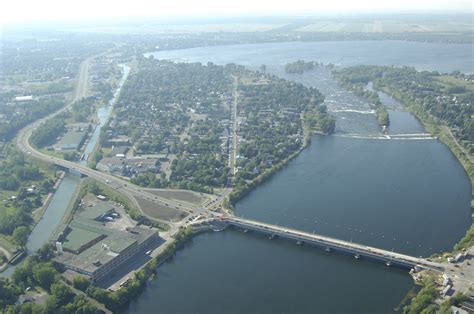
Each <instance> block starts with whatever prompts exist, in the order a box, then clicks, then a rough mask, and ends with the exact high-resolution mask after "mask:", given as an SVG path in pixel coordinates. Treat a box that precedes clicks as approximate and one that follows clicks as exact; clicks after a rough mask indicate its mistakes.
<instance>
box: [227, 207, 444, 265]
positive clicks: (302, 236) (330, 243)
mask: <svg viewBox="0 0 474 314" xmlns="http://www.w3.org/2000/svg"><path fill="white" fill-rule="evenodd" d="M222 220H223V221H226V222H227V223H229V224H231V225H234V226H237V227H241V228H248V229H249V230H256V231H260V232H263V233H267V234H271V235H278V236H281V237H284V238H288V239H292V240H295V241H302V242H303V243H304V242H306V243H308V244H310V243H314V244H318V245H321V246H326V247H328V248H334V249H336V250H340V251H344V252H348V253H353V254H360V255H361V256H366V257H369V258H373V259H378V260H384V261H390V262H392V263H393V264H402V265H405V266H409V267H413V266H415V265H420V266H422V267H423V268H426V269H431V270H435V271H444V269H445V265H443V264H440V263H435V262H431V261H428V260H427V259H424V258H419V257H413V256H410V255H405V254H400V253H395V252H392V251H386V250H383V249H378V248H374V247H370V246H367V245H361V244H357V243H353V242H348V241H344V240H339V239H335V238H331V237H327V236H322V235H319V234H315V233H308V232H304V231H300V230H295V229H291V228H287V227H281V226H276V225H271V224H267V223H263V222H259V221H254V220H250V219H244V218H240V217H236V216H233V215H225V216H222Z"/></svg>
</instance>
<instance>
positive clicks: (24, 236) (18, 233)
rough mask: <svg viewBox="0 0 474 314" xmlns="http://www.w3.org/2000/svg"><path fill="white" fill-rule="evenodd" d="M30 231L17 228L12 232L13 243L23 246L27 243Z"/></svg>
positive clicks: (24, 227)
mask: <svg viewBox="0 0 474 314" xmlns="http://www.w3.org/2000/svg"><path fill="white" fill-rule="evenodd" d="M29 234H30V229H29V228H28V227H26V226H19V227H16V228H15V230H13V241H15V243H16V244H18V245H20V246H25V245H26V242H27V241H28V235H29Z"/></svg>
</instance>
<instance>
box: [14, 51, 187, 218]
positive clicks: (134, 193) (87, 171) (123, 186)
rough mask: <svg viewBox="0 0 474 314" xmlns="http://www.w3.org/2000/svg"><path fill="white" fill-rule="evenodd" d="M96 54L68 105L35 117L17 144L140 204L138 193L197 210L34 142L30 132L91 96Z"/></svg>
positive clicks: (85, 66)
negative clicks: (43, 149)
mask: <svg viewBox="0 0 474 314" xmlns="http://www.w3.org/2000/svg"><path fill="white" fill-rule="evenodd" d="M104 53H106V52H104ZM102 54H103V53H102ZM100 55H101V54H100ZM98 56H99V55H98ZM95 57H97V56H93V57H90V58H88V59H86V60H84V61H83V62H82V63H81V66H80V71H79V75H78V80H77V85H76V89H75V90H74V94H73V95H72V97H71V100H70V101H69V102H68V104H67V105H66V106H64V107H63V108H61V109H59V110H58V111H56V112H54V113H52V114H49V115H47V116H46V117H44V118H42V119H39V120H37V121H35V122H34V123H32V124H30V125H28V126H26V127H24V128H23V129H22V130H20V131H19V132H18V135H17V137H16V144H17V146H18V148H19V149H20V150H21V151H22V152H23V153H25V154H27V155H29V156H30V157H33V158H36V159H39V160H41V161H44V162H47V163H52V164H55V165H58V166H60V167H63V168H65V169H69V170H74V171H78V172H80V173H81V174H83V175H85V176H88V177H90V178H93V179H95V180H97V181H98V182H100V183H102V184H105V185H106V186H108V187H110V188H112V189H115V190H119V191H121V192H122V193H123V194H125V195H126V196H127V197H129V198H130V199H131V200H132V201H134V202H135V204H137V205H138V202H137V200H136V198H135V197H139V198H142V199H145V200H148V201H151V202H155V203H158V204H161V205H163V206H166V207H175V208H177V209H180V210H184V211H186V212H188V213H192V212H193V211H194V210H195V208H194V207H192V206H190V205H186V204H184V203H179V202H177V201H173V200H169V199H166V198H162V197H160V196H157V195H155V194H153V193H150V192H147V191H144V190H143V189H142V188H141V187H139V186H137V185H134V184H132V183H130V182H128V181H126V180H123V179H120V178H117V177H115V176H113V175H110V174H108V173H103V172H100V171H98V170H94V169H91V168H89V167H87V166H83V165H80V164H78V163H75V162H71V161H67V160H64V159H61V158H56V157H53V156H50V155H48V154H45V153H42V152H41V151H39V150H37V149H36V148H35V147H33V145H31V143H30V141H29V139H30V136H31V134H32V133H33V132H34V130H35V129H36V128H37V127H38V126H40V125H41V124H42V123H44V122H45V121H47V120H49V119H51V118H53V117H55V116H57V115H59V114H61V113H62V112H64V111H66V110H68V109H69V108H70V107H71V106H72V104H73V103H74V102H75V101H78V100H80V99H82V98H84V97H86V96H87V89H88V73H89V66H90V63H91V60H92V59H94V58H95ZM139 208H140V207H139ZM142 214H143V215H144V216H146V217H148V218H150V219H153V220H155V221H162V220H159V219H156V218H153V217H150V216H148V215H146V214H145V213H143V212H142ZM162 222H165V223H169V222H168V221H162Z"/></svg>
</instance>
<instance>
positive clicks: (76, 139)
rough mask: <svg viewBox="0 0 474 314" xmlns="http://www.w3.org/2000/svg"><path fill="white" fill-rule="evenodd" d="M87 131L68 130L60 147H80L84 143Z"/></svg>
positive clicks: (61, 148)
mask: <svg viewBox="0 0 474 314" xmlns="http://www.w3.org/2000/svg"><path fill="white" fill-rule="evenodd" d="M86 135H87V132H85V131H69V132H67V133H66V134H65V135H64V136H63V138H62V139H61V142H60V143H59V149H60V150H64V149H78V148H79V147H81V145H82V144H83V143H84V140H85V138H86Z"/></svg>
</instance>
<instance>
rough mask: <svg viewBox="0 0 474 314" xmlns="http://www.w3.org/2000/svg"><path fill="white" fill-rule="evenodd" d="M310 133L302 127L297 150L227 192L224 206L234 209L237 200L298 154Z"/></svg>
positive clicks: (309, 137)
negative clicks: (302, 133)
mask: <svg viewBox="0 0 474 314" xmlns="http://www.w3.org/2000/svg"><path fill="white" fill-rule="evenodd" d="M311 133H312V132H311V131H309V130H307V128H306V127H305V128H304V134H305V138H304V142H303V145H302V146H301V147H300V148H299V149H298V150H297V151H295V152H294V153H292V154H291V155H290V156H288V157H287V158H285V159H283V160H282V161H280V162H279V163H278V164H276V165H274V166H272V167H271V168H270V169H267V170H265V171H263V172H262V173H261V174H259V175H258V176H257V177H256V178H255V179H253V180H252V181H251V182H249V183H247V184H246V185H245V186H244V188H242V189H240V190H237V191H236V190H235V189H233V190H232V192H231V193H230V194H229V196H228V198H227V200H226V201H225V202H224V207H227V208H229V209H234V206H235V204H236V203H237V202H238V201H240V200H241V199H243V198H244V197H245V196H246V195H247V194H249V193H250V192H251V191H252V190H253V189H254V188H256V187H257V186H259V185H260V184H262V183H264V182H265V181H267V180H268V179H270V178H271V177H272V176H273V175H274V174H275V173H276V172H278V171H279V170H281V169H282V168H283V167H285V166H286V165H287V164H288V163H289V162H290V161H291V160H292V159H293V158H295V157H296V156H298V155H299V154H300V153H301V152H302V151H303V150H304V149H305V148H306V147H307V146H308V145H309V144H310V143H311Z"/></svg>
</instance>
